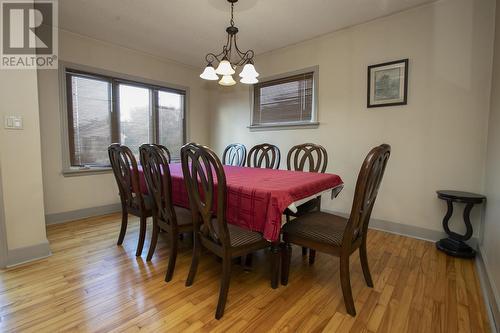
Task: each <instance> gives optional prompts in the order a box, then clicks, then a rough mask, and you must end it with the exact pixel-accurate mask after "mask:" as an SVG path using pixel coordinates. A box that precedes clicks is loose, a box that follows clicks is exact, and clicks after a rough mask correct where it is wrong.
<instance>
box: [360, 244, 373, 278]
mask: <svg viewBox="0 0 500 333" xmlns="http://www.w3.org/2000/svg"><path fill="white" fill-rule="evenodd" d="M359 261H360V262H361V268H362V269H363V276H364V277H365V281H366V285H367V286H368V287H370V288H373V280H372V275H371V274H370V266H369V265H368V255H367V253H366V242H363V243H362V244H361V246H360V247H359Z"/></svg>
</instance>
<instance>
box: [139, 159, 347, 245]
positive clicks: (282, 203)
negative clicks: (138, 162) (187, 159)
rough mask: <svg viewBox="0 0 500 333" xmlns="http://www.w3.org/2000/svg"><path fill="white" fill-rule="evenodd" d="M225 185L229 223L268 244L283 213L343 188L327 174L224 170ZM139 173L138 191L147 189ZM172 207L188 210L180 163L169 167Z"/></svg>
mask: <svg viewBox="0 0 500 333" xmlns="http://www.w3.org/2000/svg"><path fill="white" fill-rule="evenodd" d="M224 171H225V173H226V183H227V212H226V219H227V221H228V222H229V223H232V224H235V225H238V226H241V227H243V228H246V229H249V230H253V231H258V232H261V233H262V234H263V235H264V238H266V239H267V240H270V241H275V240H278V239H279V234H280V228H281V217H282V215H283V212H284V211H285V209H286V208H287V207H288V206H289V205H290V204H292V203H293V202H295V201H297V200H301V199H304V198H307V197H310V196H312V195H315V194H318V193H320V192H323V191H325V190H328V189H331V188H334V187H337V186H339V185H341V184H343V182H342V179H341V178H340V177H339V176H337V175H335V174H329V173H309V172H296V171H287V170H270V169H258V168H245V167H235V166H224ZM139 172H140V173H141V177H140V180H141V190H142V191H143V192H144V193H147V188H146V184H145V180H144V176H143V175H142V169H140V168H139ZM170 174H171V176H172V195H173V201H174V204H175V205H177V206H181V207H186V208H189V202H188V195H187V191H186V187H185V185H184V179H183V175H182V168H181V165H180V163H171V164H170Z"/></svg>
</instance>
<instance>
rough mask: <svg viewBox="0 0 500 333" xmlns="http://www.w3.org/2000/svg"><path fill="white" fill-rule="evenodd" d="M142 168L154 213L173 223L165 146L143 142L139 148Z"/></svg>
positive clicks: (173, 213)
mask: <svg viewBox="0 0 500 333" xmlns="http://www.w3.org/2000/svg"><path fill="white" fill-rule="evenodd" d="M139 154H140V158H141V165H142V170H143V173H144V178H145V180H146V185H147V187H148V192H149V195H150V196H151V199H152V201H153V210H154V212H155V215H156V216H157V217H158V218H159V219H160V220H162V221H164V222H166V223H175V219H174V216H175V211H174V205H173V201H172V179H171V177H170V168H169V162H170V152H169V151H168V149H167V148H166V147H165V146H162V145H155V144H143V145H142V146H141V147H140V148H139Z"/></svg>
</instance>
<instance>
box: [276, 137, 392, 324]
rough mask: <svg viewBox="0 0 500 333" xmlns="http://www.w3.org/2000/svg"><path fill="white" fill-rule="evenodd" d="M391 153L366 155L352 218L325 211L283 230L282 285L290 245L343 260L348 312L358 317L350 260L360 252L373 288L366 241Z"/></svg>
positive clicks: (381, 149) (377, 150) (381, 151)
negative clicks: (352, 287) (353, 293)
mask: <svg viewBox="0 0 500 333" xmlns="http://www.w3.org/2000/svg"><path fill="white" fill-rule="evenodd" d="M390 154H391V147H390V146H389V145H387V144H382V145H380V146H378V147H375V148H373V149H372V150H371V151H370V152H369V153H368V155H367V156H366V158H365V160H364V162H363V164H362V166H361V170H360V171H359V174H358V180H357V182H356V189H355V192H354V200H353V203H352V209H351V214H350V216H349V218H344V217H342V216H338V215H334V214H329V213H325V212H320V211H316V212H311V213H308V214H305V215H302V216H299V217H298V218H296V219H293V220H292V221H290V222H288V223H286V224H285V225H284V227H283V240H284V244H283V249H282V256H283V257H282V275H281V283H282V284H283V285H286V284H288V275H289V272H290V260H291V255H292V247H291V245H290V244H291V243H293V244H297V245H299V246H305V247H307V248H310V249H315V250H317V251H320V252H325V253H328V254H330V255H333V256H337V257H339V258H340V283H341V287H342V294H343V296H344V303H345V307H346V310H347V312H348V313H349V314H350V315H351V316H355V315H356V309H355V307H354V300H353V297H352V290H351V280H350V274H349V257H350V255H351V254H352V253H353V252H354V251H356V250H357V249H359V256H360V261H361V268H362V270H363V276H364V278H365V281H366V284H367V285H368V286H369V287H373V281H372V277H371V274H370V268H369V266H368V256H367V250H366V238H367V232H368V223H369V222H370V216H371V213H372V210H373V205H374V204H375V199H376V198H377V193H378V189H379V186H380V182H381V181H382V177H383V175H384V171H385V168H386V165H387V161H388V160H389V156H390Z"/></svg>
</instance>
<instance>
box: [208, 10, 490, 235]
mask: <svg viewBox="0 0 500 333" xmlns="http://www.w3.org/2000/svg"><path fill="white" fill-rule="evenodd" d="M493 8H494V0H475V1H474V0H443V1H439V2H436V3H433V4H430V5H426V6H423V7H418V8H415V9H412V10H409V11H405V12H401V13H399V14H396V15H393V16H389V17H386V18H382V19H378V20H376V21H372V22H369V23H366V24H363V25H359V26H355V27H352V28H349V29H345V30H341V31H338V32H334V33H331V34H328V35H325V36H322V37H319V38H316V39H313V40H309V41H306V42H302V43H299V44H296V45H293V46H290V47H287V48H284V49H280V50H276V51H273V52H270V53H267V54H264V55H260V56H259V57H258V58H257V59H256V67H257V70H258V71H259V72H260V73H261V75H262V76H263V77H266V76H272V75H276V74H280V73H286V72H290V71H294V70H298V69H301V68H306V67H311V66H316V65H319V121H320V123H321V124H320V126H319V128H318V129H300V130H280V131H262V132H250V131H249V129H248V128H247V126H248V125H249V121H250V98H249V96H250V94H249V91H248V88H246V87H245V86H244V85H238V86H236V87H233V88H217V89H216V90H215V91H214V92H213V93H212V96H211V101H212V108H213V122H212V129H213V131H212V137H211V143H212V145H213V146H214V147H215V148H216V150H217V151H218V152H219V153H220V152H222V150H223V148H224V146H225V145H226V144H228V143H231V142H241V143H244V144H245V145H247V147H249V146H251V145H253V144H256V143H261V142H265V141H267V142H271V143H274V144H277V145H278V146H279V147H280V148H281V151H282V152H284V153H285V154H286V152H287V151H288V149H289V148H290V147H291V146H292V145H295V144H299V143H303V142H306V141H309V142H316V143H319V144H322V145H324V146H325V147H326V148H327V149H328V151H329V153H330V160H329V167H328V171H329V172H334V173H337V174H339V175H341V176H342V178H343V179H344V181H345V184H346V187H345V189H344V191H343V193H342V194H341V195H340V197H339V198H338V199H336V200H333V201H331V200H325V201H324V203H323V205H324V208H326V209H330V210H335V211H342V212H348V211H349V210H350V208H351V202H352V197H353V190H354V184H355V179H356V176H357V172H358V170H359V167H360V165H361V162H362V160H363V158H364V156H365V155H366V153H367V152H368V151H369V149H370V147H372V146H374V145H378V144H380V143H382V142H386V143H389V144H391V145H392V157H391V160H390V161H389V165H388V168H387V172H386V177H385V178H384V181H383V184H382V188H381V192H380V194H379V197H378V199H377V204H376V205H375V210H374V212H373V216H374V217H375V218H378V219H382V220H387V221H392V222H396V223H401V224H406V225H411V226H416V227H421V228H425V229H431V230H436V231H441V230H442V227H441V221H442V218H443V216H444V213H445V205H444V204H443V202H442V201H440V200H438V199H437V198H436V194H435V191H436V190H438V189H447V188H450V189H452V188H456V189H461V190H468V191H473V192H481V191H482V181H483V170H484V166H485V147H486V131H487V121H488V112H489V102H488V101H489V87H490V79H491V54H492V44H493V43H492V40H493V33H494V31H493V30H494V28H493V26H494V11H493ZM401 58H409V59H410V70H409V71H410V73H409V97H408V105H407V106H402V107H401V106H400V107H388V108H377V109H367V108H366V75H367V74H366V71H367V66H368V65H371V64H376V63H381V62H385V61H391V60H397V59H401ZM283 166H284V163H283V162H282V167H283ZM473 213H474V214H473V218H474V219H475V221H479V216H478V215H479V213H478V210H476V211H475V212H473ZM457 215H458V219H460V212H459V214H457ZM460 224H461V223H460ZM460 227H461V226H460V225H457V228H458V229H460Z"/></svg>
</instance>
